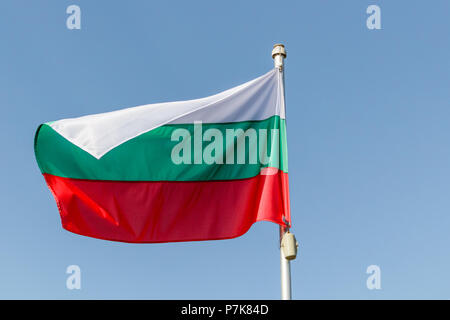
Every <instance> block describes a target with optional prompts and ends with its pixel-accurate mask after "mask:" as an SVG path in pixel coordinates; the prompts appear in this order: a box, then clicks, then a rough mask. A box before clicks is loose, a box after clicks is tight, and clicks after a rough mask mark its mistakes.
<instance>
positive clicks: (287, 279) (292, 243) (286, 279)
mask: <svg viewBox="0 0 450 320" xmlns="http://www.w3.org/2000/svg"><path fill="white" fill-rule="evenodd" d="M272 58H273V60H274V64H275V68H277V69H278V70H279V72H281V73H282V74H281V79H282V80H281V81H282V85H283V90H282V94H283V100H284V58H286V49H285V48H284V45H282V44H276V45H274V46H273V50H272ZM297 246H298V245H297V241H296V240H295V237H294V235H293V234H292V233H290V232H289V228H287V227H285V226H280V271H281V299H282V300H291V294H292V292H291V263H290V261H291V260H293V259H295V258H296V256H297Z"/></svg>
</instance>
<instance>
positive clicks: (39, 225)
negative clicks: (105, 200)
mask: <svg viewBox="0 0 450 320" xmlns="http://www.w3.org/2000/svg"><path fill="white" fill-rule="evenodd" d="M72 4H76V5H78V6H80V8H81V30H68V29H67V28H66V19H67V17H68V14H66V8H67V7H68V6H69V5H72ZM371 4H377V5H379V6H380V8H381V24H382V29H381V30H368V29H367V27H366V19H367V17H368V15H367V14H366V8H367V7H368V6H369V5H371ZM449 12H450V2H449V1H447V0H434V1H377V0H373V1H361V0H347V1H323V0H322V1H317V0H315V1H312V0H310V1H285V2H283V4H279V3H276V2H273V1H158V2H156V1H79V0H72V1H65V0H64V1H61V0H53V1H33V2H31V1H23V0H14V1H12V0H4V1H1V2H0V39H1V40H2V45H1V50H0V107H1V110H2V120H3V121H2V125H1V126H0V130H1V131H0V132H1V134H0V141H1V145H2V150H3V152H2V157H0V164H1V166H2V168H3V179H2V183H1V184H0V188H1V189H0V191H1V192H0V194H1V201H0V213H1V218H2V220H1V221H2V223H1V224H0V261H1V263H0V298H27V299H31V298H43V299H48V298H57V299H80V298H82V299H91V298H96V299H104V298H110V299H116V298H125V299H278V298H279V296H280V289H279V283H280V280H279V250H278V227H277V226H276V225H275V224H271V223H268V222H259V223H257V224H255V225H254V226H253V227H252V228H251V230H250V231H249V232H248V233H247V234H245V235H244V236H242V237H240V238H237V239H233V240H222V241H206V242H188V243H171V244H170V243H169V244H140V245H138V244H124V243H114V242H107V241H102V240H96V239H90V238H87V237H82V236H78V235H75V234H71V233H69V232H67V231H65V230H63V229H62V228H61V225H60V219H59V214H58V211H57V208H56V205H55V203H54V201H53V198H52V196H51V194H50V192H49V190H48V189H47V187H46V186H45V183H44V179H43V178H42V176H41V174H40V172H39V169H38V167H37V164H36V161H35V158H34V153H33V137H34V132H35V130H36V128H37V126H38V125H39V124H40V123H43V122H47V121H51V120H58V119H62V118H68V117H76V116H80V115H85V114H92V113H99V112H105V111H111V110H116V109H120V108H122V107H130V106H136V105H142V104H148V103H154V102H162V101H173V100H184V99H194V98H199V97H203V96H208V95H211V94H214V93H217V92H219V91H222V90H225V89H228V88H231V87H233V86H235V85H238V84H241V83H243V82H245V81H248V80H251V79H253V78H255V77H257V76H259V75H262V74H264V73H265V72H267V71H268V70H269V69H270V68H272V67H273V61H272V59H271V57H270V52H271V49H272V45H273V44H275V43H278V42H281V43H284V44H285V45H286V48H287V51H288V57H287V60H286V103H287V113H288V116H287V121H288V148H289V175H290V190H291V209H292V220H293V229H292V231H293V232H294V233H295V234H296V236H297V239H298V241H299V242H300V252H299V256H298V258H297V260H295V261H294V262H293V263H292V290H293V298H295V299H350V298H351V299H394V298H405V299H417V298H425V299H430V298H439V299H449V298H450V289H449V288H450V276H449V274H448V270H449V269H450V250H449V247H450V235H449V230H450V196H449V194H450V187H449V183H450V90H449V89H450V59H449V57H450V41H449V39H450V37H449V36H450V21H449V19H448V14H449ZM72 264H76V265H79V266H80V268H81V272H82V289H81V290H68V289H67V288H66V278H67V276H68V275H67V274H66V273H65V271H66V268H67V266H69V265H72ZM373 264H375V265H378V266H379V267H380V269H381V287H382V289H381V290H368V289H367V287H366V279H367V277H368V275H367V274H366V268H367V267H368V266H369V265H373Z"/></svg>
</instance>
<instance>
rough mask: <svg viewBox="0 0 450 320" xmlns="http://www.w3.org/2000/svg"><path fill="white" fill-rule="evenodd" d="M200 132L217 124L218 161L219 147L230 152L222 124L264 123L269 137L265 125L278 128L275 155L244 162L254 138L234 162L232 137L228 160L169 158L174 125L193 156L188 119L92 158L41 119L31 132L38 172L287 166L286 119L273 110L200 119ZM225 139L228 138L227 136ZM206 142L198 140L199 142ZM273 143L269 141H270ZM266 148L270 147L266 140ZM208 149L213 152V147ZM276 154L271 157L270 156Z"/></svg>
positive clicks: (205, 171) (139, 175)
mask: <svg viewBox="0 0 450 320" xmlns="http://www.w3.org/2000/svg"><path fill="white" fill-rule="evenodd" d="M202 128H203V133H204V132H205V131H206V130H208V129H210V128H214V129H218V130H220V132H221V133H222V134H223V137H224V139H223V140H224V142H223V145H222V146H223V153H224V162H226V159H225V151H227V152H230V150H231V149H232V146H230V143H228V144H227V141H226V138H225V137H226V129H234V130H236V129H242V130H244V132H245V130H247V129H249V128H253V129H255V130H256V131H257V132H259V129H267V130H268V132H269V133H268V137H269V139H272V135H271V134H270V132H271V129H279V130H280V134H279V140H280V141H279V143H280V155H279V157H280V161H279V163H276V162H274V161H273V159H272V160H271V162H270V163H269V164H267V165H263V164H260V163H259V162H257V163H256V164H249V159H250V158H249V157H250V156H251V155H252V154H251V153H250V152H249V150H253V151H252V152H255V150H258V151H257V152H259V143H258V144H256V146H254V145H253V147H254V148H252V147H250V149H249V146H248V144H249V143H248V139H245V140H246V147H245V153H246V155H245V157H246V161H245V164H236V162H237V159H236V155H237V141H236V140H235V141H234V156H235V160H234V164H226V163H225V164H216V163H214V164H205V163H203V164H184V163H182V164H175V163H174V162H173V161H172V158H171V154H172V150H173V148H174V147H175V146H176V145H177V144H179V141H171V137H172V133H173V132H174V131H175V130H176V129H187V130H188V131H189V132H190V135H191V145H192V148H191V154H192V159H193V158H194V150H193V145H194V142H193V141H192V140H193V139H194V124H179V125H165V126H161V127H159V128H156V129H154V130H152V131H149V132H147V133H144V134H142V135H140V136H138V137H136V138H134V139H131V140H129V141H127V142H125V143H123V144H121V145H120V146H118V147H116V148H114V149H113V150H111V151H109V152H108V153H107V154H105V155H104V156H103V157H102V158H100V159H96V158H95V157H93V156H92V155H90V154H89V153H87V152H86V151H84V150H82V149H81V148H79V147H77V146H75V145H74V144H72V143H71V142H69V141H68V140H66V139H65V138H64V137H62V136H61V135H60V134H58V133H57V132H56V131H55V130H53V129H52V128H51V127H50V126H49V125H47V124H43V125H41V126H40V127H39V128H38V130H37V132H36V137H35V154H36V159H37V162H38V165H39V168H40V169H41V171H42V173H48V174H52V175H56V176H59V177H67V178H75V179H89V180H113V181H204V180H232V179H244V178H250V177H254V176H256V175H258V174H259V173H260V170H261V168H263V167H267V166H271V167H277V168H279V169H281V170H283V171H284V172H287V145H286V124H285V120H284V119H280V117H279V116H273V117H270V118H268V119H266V120H262V121H245V122H234V123H218V124H211V123H208V124H203V127H202ZM228 142H230V141H228ZM210 143H211V142H203V148H205V146H207V145H208V144H210ZM272 143H273V142H272ZM268 149H269V150H271V146H270V144H269V146H268ZM213 155H214V153H213ZM273 158H276V157H273Z"/></svg>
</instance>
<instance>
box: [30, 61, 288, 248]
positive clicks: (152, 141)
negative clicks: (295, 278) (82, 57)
mask: <svg viewBox="0 0 450 320" xmlns="http://www.w3.org/2000/svg"><path fill="white" fill-rule="evenodd" d="M283 90H284V88H283V81H282V73H281V71H280V70H278V69H273V70H271V71H270V72H268V73H266V74H265V75H263V76H261V77H259V78H256V79H254V80H252V81H249V82H247V83H244V84H242V85H240V86H237V87H234V88H232V89H229V90H226V91H224V92H221V93H219V94H216V95H213V96H210V97H206V98H201V99H196V100H189V101H177V102H166V103H156V104H149V105H143V106H138V107H133V108H127V109H122V110H117V111H113V112H108V113H102V114H95V115H88V116H83V117H79V118H72V119H63V120H59V121H54V122H48V123H45V124H42V125H40V126H39V128H38V129H37V132H36V135H35V143H34V148H35V155H36V159H37V163H38V165H39V168H40V170H41V172H42V174H43V176H44V178H45V181H46V183H47V185H48V187H49V189H50V190H51V192H52V194H53V196H54V198H55V200H56V204H57V207H58V210H59V213H60V216H61V222H62V226H63V228H65V229H66V230H68V231H71V232H73V233H77V234H81V235H85V236H89V237H94V238H99V239H106V240H114V241H124V242H142V243H150V242H172V241H195V240H216V239H228V238H234V237H238V236H241V235H243V234H244V233H246V232H247V231H248V230H249V229H250V227H251V226H252V224H253V223H255V222H256V221H262V220H266V221H271V222H274V223H277V224H279V225H283V226H289V225H290V212H289V192H288V167H287V145H286V120H285V106H284V94H283Z"/></svg>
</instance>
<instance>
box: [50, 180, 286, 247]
mask: <svg viewBox="0 0 450 320" xmlns="http://www.w3.org/2000/svg"><path fill="white" fill-rule="evenodd" d="M44 177H45V180H46V181H47V184H48V186H49V188H50V189H51V191H52V193H53V195H54V197H55V199H56V202H57V205H58V209H59V212H60V214H61V221H62V225H63V227H64V228H65V229H66V230H68V231H71V232H74V233H77V234H81V235H85V236H89V237H94V238H99V239H106V240H114V241H124V242H172V241H195V240H217V239H229V238H235V237H238V236H241V235H243V234H244V233H246V232H247V231H248V230H249V229H250V227H251V226H252V224H253V223H255V222H256V221H261V220H266V221H272V222H275V223H278V224H280V225H284V223H283V216H284V217H285V219H287V221H288V222H289V221H290V214H289V199H288V194H289V193H288V190H287V189H288V185H287V180H288V175H287V173H284V172H282V171H277V172H276V173H274V174H272V175H259V176H256V177H254V178H249V179H241V180H227V181H202V182H118V181H97V180H78V179H70V178H61V177H57V176H53V175H50V174H44Z"/></svg>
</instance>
